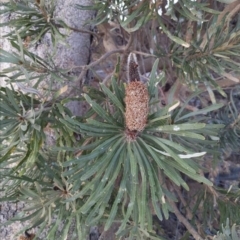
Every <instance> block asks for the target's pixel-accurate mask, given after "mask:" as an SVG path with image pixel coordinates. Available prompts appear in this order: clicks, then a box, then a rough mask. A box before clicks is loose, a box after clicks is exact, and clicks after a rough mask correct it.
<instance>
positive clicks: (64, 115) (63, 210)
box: [0, 60, 222, 240]
mask: <svg viewBox="0 0 240 240" xmlns="http://www.w3.org/2000/svg"><path fill="white" fill-rule="evenodd" d="M131 63H132V65H130V67H131V66H133V68H129V69H132V73H133V74H130V76H132V77H133V78H132V79H129V80H130V83H129V84H128V85H127V86H126V88H125V85H124V84H123V83H120V84H117V82H118V81H117V80H118V79H116V76H118V72H116V74H114V75H113V78H112V82H111V85H110V87H109V88H108V87H107V86H105V85H104V84H101V89H95V88H91V87H89V88H85V93H84V94H83V98H82V99H81V100H85V101H86V102H87V103H88V104H89V105H90V107H91V108H90V110H89V111H88V112H87V113H86V114H85V115H84V116H83V117H81V118H80V117H76V116H71V113H69V112H68V111H67V110H66V109H65V108H64V107H63V104H64V103H56V104H55V105H53V106H51V107H49V108H48V109H47V110H48V111H47V112H46V113H45V112H39V115H38V119H37V120H38V121H39V125H40V124H41V126H43V127H44V126H45V125H44V124H45V122H43V123H42V122H41V121H40V120H43V119H50V120H51V121H52V122H51V123H54V124H55V125H54V126H55V128H57V130H58V133H59V138H58V139H57V141H56V146H54V148H49V146H46V144H45V145H44V143H43V141H40V140H41V139H42V138H40V137H42V135H39V132H38V131H39V130H38V129H39V128H37V129H36V127H35V128H33V126H35V125H34V124H35V122H34V121H31V122H29V123H28V122H27V123H28V126H29V127H28V128H23V127H22V128H21V127H19V128H17V132H16V134H15V135H12V136H14V138H13V140H14V144H15V145H16V146H15V145H14V146H13V147H12V148H10V149H9V150H8V151H5V149H3V150H2V151H4V155H3V158H2V159H1V161H0V167H2V168H4V170H5V171H4V172H5V173H6V175H7V174H9V176H11V181H8V180H9V179H10V177H7V176H4V181H6V182H8V184H6V185H5V186H4V191H5V194H6V197H5V198H4V200H9V201H10V200H12V199H16V198H17V199H19V200H22V199H23V200H24V201H25V203H26V205H27V206H28V208H26V209H24V210H23V211H22V212H20V213H19V214H18V215H17V216H15V217H14V219H11V222H12V221H19V220H21V221H24V220H29V219H31V221H30V225H29V226H28V227H29V228H30V229H31V228H32V227H36V226H38V227H39V229H43V228H45V227H46V225H47V224H49V226H51V229H50V230H49V233H48V235H47V237H46V239H57V229H58V226H59V222H60V221H63V222H64V223H65V224H64V227H63V229H62V230H61V232H62V239H66V238H67V236H68V233H69V231H70V229H71V226H72V225H74V224H75V225H76V229H75V233H74V234H77V236H78V238H79V239H85V238H86V228H87V227H88V226H94V225H96V224H98V223H99V222H101V223H102V224H104V230H107V229H109V228H110V227H111V225H112V223H113V222H114V221H117V222H119V223H120V225H119V229H118V230H117V232H116V235H117V237H119V238H123V237H125V236H127V238H128V239H129V240H131V239H143V238H144V237H146V238H150V239H151V238H152V239H156V236H157V235H156V232H155V231H154V228H153V223H152V221H153V219H152V215H156V216H157V217H158V219H160V220H162V219H163V218H166V219H167V218H168V217H169V212H170V211H172V207H171V203H172V202H176V201H177V196H175V194H174V192H172V189H171V188H170V187H171V186H174V185H176V186H178V187H183V188H184V189H186V190H189V187H188V185H187V183H186V180H185V179H187V178H185V177H184V176H187V177H188V178H191V179H193V180H195V181H198V182H201V183H204V184H207V185H212V183H211V182H210V181H209V180H208V179H206V178H205V177H204V176H203V175H201V174H200V169H201V166H200V164H199V160H201V157H202V156H203V155H205V154H206V152H208V151H209V152H211V153H214V152H217V151H218V142H217V141H215V140H212V139H216V138H217V136H218V132H219V129H220V128H221V127H222V125H218V124H207V123H208V120H209V119H208V118H207V116H206V117H205V116H203V114H202V113H204V114H206V113H208V112H210V111H212V110H215V109H218V108H220V107H221V106H222V105H220V104H216V105H213V106H211V108H206V109H201V111H199V112H189V111H186V110H185V109H184V108H183V107H182V108H181V107H179V103H178V102H174V103H169V104H168V105H166V106H165V107H164V108H160V104H159V96H158V89H157V85H158V83H159V82H160V80H161V79H162V78H159V77H158V76H157V75H156V72H157V70H156V69H157V66H158V60H156V62H155V64H154V66H153V69H152V72H151V75H150V79H149V82H148V83H147V85H146V86H145V85H143V84H142V83H141V82H140V81H138V80H139V78H140V77H139V73H138V68H137V63H136V61H132V62H131ZM116 69H117V70H116V71H118V70H119V68H116ZM0 94H1V96H2V101H1V103H2V106H3V108H0V114H2V115H3V116H4V119H3V120H1V119H0V124H1V123H2V124H4V126H5V127H6V131H5V132H4V133H3V134H5V135H3V137H5V138H7V136H8V135H7V134H8V132H7V131H8V125H9V124H15V121H16V120H15V119H16V117H18V116H19V114H20V113H22V112H24V113H25V112H26V110H25V109H23V108H24V106H23V104H20V100H19V99H18V98H20V97H23V96H21V95H20V96H18V95H14V96H17V97H13V94H12V91H10V90H7V91H6V90H5V89H4V88H1V89H0ZM23 100H24V101H23ZM23 100H22V102H24V103H25V105H26V106H31V102H32V99H31V98H29V99H28V98H24V99H23ZM27 103H28V104H27ZM11 104H12V105H14V106H13V107H14V108H15V109H16V110H14V112H13V111H12V112H9V111H7V110H6V109H10V107H8V106H12V105H11ZM4 106H5V107H4ZM133 106H134V107H133ZM18 113H19V114H18ZM130 113H131V114H130ZM25 115H26V114H25ZM25 115H23V116H25ZM130 115H131V116H130ZM34 116H35V115H34ZM139 116H140V117H139ZM27 117H28V118H30V117H31V115H30V117H29V116H28V115H27ZM7 120H8V121H7ZM1 121H2V122H1ZM46 121H47V120H46ZM24 123H25V122H23V123H22V122H19V123H18V124H21V125H23V124H24ZM30 123H31V125H30ZM37 123H38V122H37ZM21 125H20V126H21ZM14 126H15V125H14ZM24 126H25V125H24ZM24 132H27V133H28V136H29V135H30V136H32V135H31V134H34V135H36V136H37V137H38V138H37V139H40V140H39V142H36V141H32V142H31V143H32V144H34V145H33V146H32V145H31V146H30V147H31V148H30V149H29V152H27V153H25V152H23V153H22V152H21V151H22V150H21V148H20V147H21V141H19V143H18V142H16V139H19V136H22V135H23V133H24ZM76 134H77V135H79V136H81V138H80V140H78V141H77V140H76V139H74V136H75V135H76ZM209 136H211V138H210V137H209ZM31 139H32V138H31ZM13 140H12V141H13ZM45 148H48V151H49V154H46V151H44V149H45ZM15 149H17V150H18V149H19V154H16V153H15V152H14V150H15ZM31 151H34V152H33V153H35V154H34V155H33V154H32V152H31ZM20 153H21V154H20ZM50 153H51V154H50ZM33 156H34V159H33ZM33 160H34V161H33ZM14 161H15V162H17V163H18V162H20V163H19V164H18V165H17V166H16V167H15V168H12V165H11V164H12V163H13V162H14ZM29 176H32V178H33V177H34V180H31V179H30V178H29ZM12 189H14V191H13V190H12ZM29 211H31V215H30V216H29ZM55 216H57V221H56V220H55V219H54V217H55ZM9 222H10V221H9ZM6 224H7V223H6ZM39 232H41V231H39ZM39 232H36V237H35V238H37V237H38V235H39V234H40V233H39ZM154 237H155V238H154Z"/></svg>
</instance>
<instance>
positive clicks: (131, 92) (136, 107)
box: [125, 82, 149, 132]
mask: <svg viewBox="0 0 240 240" xmlns="http://www.w3.org/2000/svg"><path fill="white" fill-rule="evenodd" d="M148 98H149V97H148V90H147V87H146V86H145V85H144V84H143V83H142V82H130V83H129V84H128V85H127V87H126V97H125V103H126V112H125V119H126V126H127V128H128V129H129V130H130V131H138V132H140V131H142V130H143V129H144V128H145V126H146V123H147V116H148Z"/></svg>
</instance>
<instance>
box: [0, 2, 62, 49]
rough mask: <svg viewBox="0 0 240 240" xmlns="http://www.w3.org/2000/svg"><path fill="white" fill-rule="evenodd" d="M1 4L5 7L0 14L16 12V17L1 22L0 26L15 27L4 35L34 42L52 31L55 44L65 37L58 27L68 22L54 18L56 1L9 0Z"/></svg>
mask: <svg viewBox="0 0 240 240" xmlns="http://www.w3.org/2000/svg"><path fill="white" fill-rule="evenodd" d="M1 5H2V6H3V8H2V10H1V11H0V15H6V14H8V16H11V14H15V16H14V19H11V20H10V21H7V22H5V23H2V24H0V27H3V26H9V27H12V29H13V30H12V31H10V32H9V33H8V34H7V35H5V36H4V37H9V39H10V40H13V41H16V40H17V39H21V40H22V41H24V40H26V41H29V40H30V42H31V43H32V44H34V43H37V42H38V41H39V40H40V39H41V38H42V37H43V36H44V35H45V34H46V33H47V32H50V33H51V39H52V43H53V45H54V46H55V44H56V43H57V42H59V41H62V40H63V39H64V35H63V34H62V33H60V31H59V29H58V28H59V26H60V27H66V24H64V22H63V21H62V20H59V19H58V20H57V19H54V16H53V13H54V9H55V1H53V0H49V1H40V0H39V1H38V0H30V1H29V0H21V1H9V2H8V3H2V4H1ZM28 44H29V43H28Z"/></svg>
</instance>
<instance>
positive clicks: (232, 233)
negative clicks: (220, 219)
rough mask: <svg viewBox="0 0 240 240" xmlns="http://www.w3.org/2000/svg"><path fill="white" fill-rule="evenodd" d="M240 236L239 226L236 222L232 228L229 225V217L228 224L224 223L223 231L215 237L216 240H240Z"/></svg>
mask: <svg viewBox="0 0 240 240" xmlns="http://www.w3.org/2000/svg"><path fill="white" fill-rule="evenodd" d="M239 237H240V234H239V228H238V226H236V224H234V225H233V226H232V228H231V229H230V227H229V219H227V222H226V226H225V227H224V226H223V225H222V233H218V234H217V236H215V237H214V238H213V239H215V240H238V239H239Z"/></svg>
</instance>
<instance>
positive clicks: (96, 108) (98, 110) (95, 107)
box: [83, 94, 117, 125]
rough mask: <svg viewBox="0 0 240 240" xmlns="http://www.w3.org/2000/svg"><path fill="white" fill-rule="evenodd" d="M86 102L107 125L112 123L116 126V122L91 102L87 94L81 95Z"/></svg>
mask: <svg viewBox="0 0 240 240" xmlns="http://www.w3.org/2000/svg"><path fill="white" fill-rule="evenodd" d="M83 96H84V98H85V99H86V101H87V102H88V103H89V104H90V106H91V107H92V108H93V110H94V111H95V112H96V113H97V114H98V115H99V116H100V117H102V118H103V119H104V120H106V121H107V122H109V123H112V124H114V125H117V124H116V122H117V121H116V120H115V119H114V118H112V117H111V116H110V115H109V114H108V113H107V112H106V111H105V110H104V109H103V108H102V107H101V106H100V105H99V104H97V103H96V102H95V101H93V100H92V99H91V98H90V97H89V96H88V95H87V94H83Z"/></svg>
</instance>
